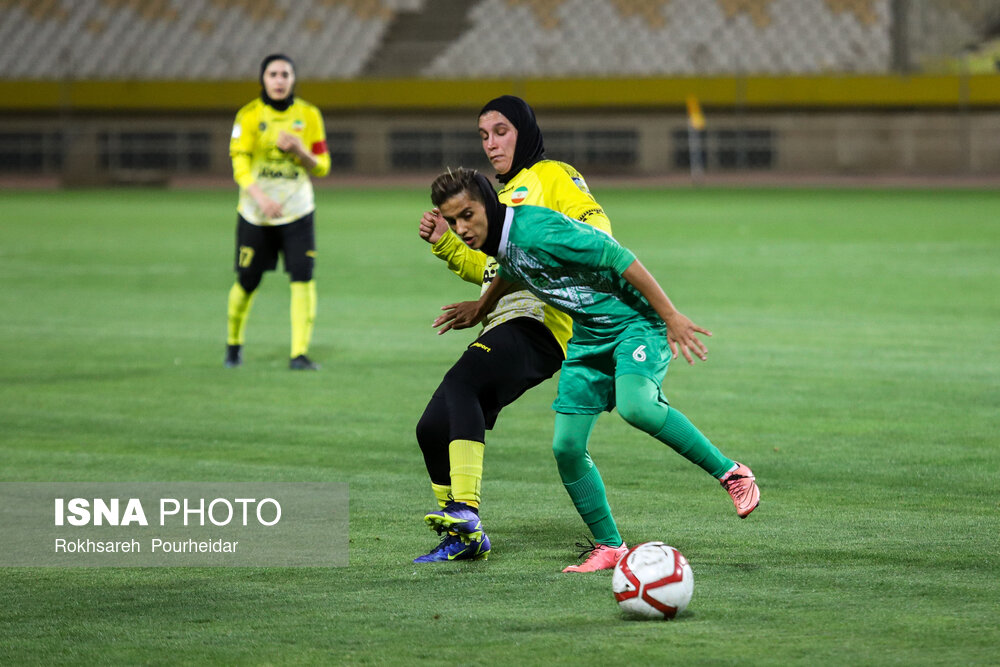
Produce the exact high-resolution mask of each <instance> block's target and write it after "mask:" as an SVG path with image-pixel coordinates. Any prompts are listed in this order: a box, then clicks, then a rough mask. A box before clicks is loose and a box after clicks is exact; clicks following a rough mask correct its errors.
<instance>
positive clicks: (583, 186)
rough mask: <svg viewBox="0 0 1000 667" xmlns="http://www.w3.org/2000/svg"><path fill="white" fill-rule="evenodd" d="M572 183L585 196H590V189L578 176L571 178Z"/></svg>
mask: <svg viewBox="0 0 1000 667" xmlns="http://www.w3.org/2000/svg"><path fill="white" fill-rule="evenodd" d="M573 182H574V183H576V187H578V188H580V189H581V190H583V191H584V192H586V193H587V194H590V189H589V188H588V187H587V183H586V181H584V180H583V178H581V177H580V176H573Z"/></svg>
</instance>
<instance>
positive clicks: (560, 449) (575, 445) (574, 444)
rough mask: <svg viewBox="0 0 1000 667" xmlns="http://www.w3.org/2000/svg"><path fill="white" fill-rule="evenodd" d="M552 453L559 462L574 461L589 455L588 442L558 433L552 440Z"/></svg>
mask: <svg viewBox="0 0 1000 667" xmlns="http://www.w3.org/2000/svg"><path fill="white" fill-rule="evenodd" d="M552 455H553V456H555V457H556V463H557V464H566V463H572V462H574V461H576V460H578V459H579V458H581V457H583V456H586V455H587V442H586V441H582V442H581V441H579V440H578V439H577V438H566V437H559V436H558V435H557V436H556V437H555V438H553V440H552Z"/></svg>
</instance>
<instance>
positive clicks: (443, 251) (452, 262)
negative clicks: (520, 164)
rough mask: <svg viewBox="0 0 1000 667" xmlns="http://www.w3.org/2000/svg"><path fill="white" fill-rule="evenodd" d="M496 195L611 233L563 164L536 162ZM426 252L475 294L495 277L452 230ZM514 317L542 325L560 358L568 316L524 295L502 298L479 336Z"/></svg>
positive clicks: (488, 261) (491, 266) (489, 264)
mask: <svg viewBox="0 0 1000 667" xmlns="http://www.w3.org/2000/svg"><path fill="white" fill-rule="evenodd" d="M498 196H499V198H500V201H501V202H502V203H504V204H507V205H508V206H520V205H522V204H528V205H531V206H544V207H545V208H549V209H552V210H554V211H559V212H560V213H563V214H564V215H567V216H569V217H571V218H574V219H576V220H579V221H581V222H585V223H587V224H589V225H593V226H594V227H597V228H598V229H600V230H602V231H604V232H607V233H608V234H611V221H610V220H608V216H607V215H606V214H605V213H604V209H602V208H601V206H600V204H598V203H597V201H596V200H595V199H594V197H593V195H591V194H590V189H589V188H588V187H587V183H586V181H584V180H583V176H581V175H580V172H578V171H577V170H576V169H574V168H573V167H572V166H570V165H568V164H566V163H565V162H557V161H555V160H541V161H539V162H536V163H535V164H533V165H531V166H530V167H528V168H527V169H522V170H521V171H520V172H519V173H518V174H517V176H515V177H514V178H512V179H511V180H510V181H509V182H508V183H507V184H506V185H505V186H504V187H503V189H502V190H500V192H499V193H498ZM431 252H433V253H434V254H435V255H436V256H437V257H440V258H441V259H444V260H445V261H447V262H448V268H449V269H451V270H452V271H453V272H455V274H457V275H458V276H459V277H460V278H462V279H463V280H465V281H467V282H471V283H476V284H478V285H481V291H480V294H482V293H483V292H485V291H486V290H487V288H488V287H489V286H490V283H491V282H492V281H493V278H494V277H495V276H496V274H497V262H496V260H495V259H494V258H492V257H488V256H487V255H486V254H485V253H483V252H480V251H479V250H473V249H472V248H470V247H469V246H467V245H465V243H464V242H463V241H462V239H460V238H459V237H458V235H456V234H455V233H453V232H452V231H451V230H449V231H448V232H447V233H446V234H444V235H443V236H442V237H441V238H440V239H439V240H438V242H437V243H435V244H434V245H433V246H432V247H431ZM515 317H530V318H532V319H534V320H538V321H539V322H541V323H542V324H544V325H545V326H546V327H548V329H549V331H551V332H552V335H553V336H554V337H555V339H556V341H557V342H558V343H559V346H560V347H561V348H562V350H563V354H565V353H566V343H567V342H569V339H570V337H571V336H572V335H573V323H572V320H570V317H569V315H567V314H566V313H563V312H561V311H559V310H556V309H555V308H552V307H551V306H547V305H545V304H544V303H542V302H541V301H540V300H538V298H536V297H535V296H534V295H532V294H531V293H530V292H529V291H528V290H518V291H516V292H511V293H510V294H507V295H505V296H504V297H503V298H501V299H500V300H499V301H498V302H497V305H496V307H495V308H494V309H493V311H492V312H491V313H489V314H488V315H487V316H486V318H485V319H484V320H483V331H488V330H489V329H492V328H493V327H495V326H497V325H498V324H502V323H503V322H509V321H510V320H512V319H514V318H515Z"/></svg>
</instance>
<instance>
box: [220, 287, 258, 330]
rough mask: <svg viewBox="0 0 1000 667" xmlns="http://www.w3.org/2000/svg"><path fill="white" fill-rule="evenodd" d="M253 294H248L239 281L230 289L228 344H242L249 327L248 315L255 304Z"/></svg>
mask: <svg viewBox="0 0 1000 667" xmlns="http://www.w3.org/2000/svg"><path fill="white" fill-rule="evenodd" d="M253 297H254V295H253V294H247V293H246V292H245V291H244V290H243V287H242V286H241V285H240V284H239V283H233V286H232V287H231V288H230V289H229V328H228V331H227V333H226V345H242V344H243V338H244V334H245V333H246V329H247V315H249V313H250V306H252V305H253Z"/></svg>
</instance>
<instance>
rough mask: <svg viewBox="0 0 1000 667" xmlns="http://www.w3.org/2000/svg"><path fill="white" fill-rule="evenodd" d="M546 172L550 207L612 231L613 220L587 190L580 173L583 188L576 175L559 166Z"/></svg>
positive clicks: (606, 230) (547, 198)
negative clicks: (575, 179) (576, 179)
mask: <svg viewBox="0 0 1000 667" xmlns="http://www.w3.org/2000/svg"><path fill="white" fill-rule="evenodd" d="M546 172H547V173H546V174H545V178H544V182H545V184H546V189H547V190H548V192H547V193H546V197H545V198H546V201H547V202H549V203H548V204H547V206H549V208H552V209H555V210H556V211H559V212H560V213H563V214H565V215H568V216H569V217H571V218H573V219H574V220H579V221H580V222H585V223H587V224H588V225H591V226H593V227H597V228H598V229H600V230H601V231H603V232H607V233H608V234H610V233H611V220H609V219H608V216H607V214H605V213H604V209H603V208H601V205H600V204H598V203H597V200H595V199H594V196H593V195H591V194H590V192H589V191H588V190H587V185H586V183H584V181H583V177H582V176H580V175H579V174H578V173H577V174H576V176H575V178H579V179H580V183H582V184H583V187H582V189H581V186H580V185H578V184H577V183H576V182H575V181H574V176H572V175H570V174H569V173H567V172H566V171H564V170H563V169H561V168H559V167H558V166H555V165H553V166H551V167H550V168H548V169H547V170H546Z"/></svg>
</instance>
